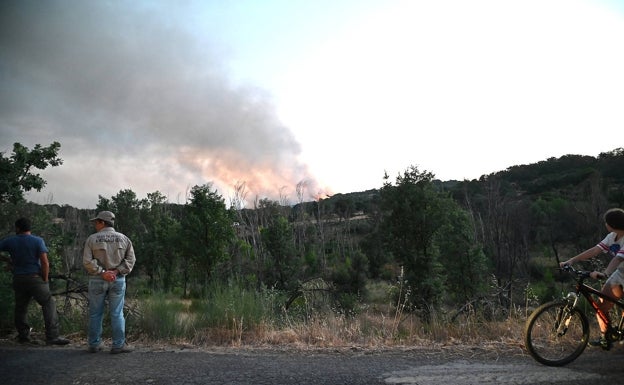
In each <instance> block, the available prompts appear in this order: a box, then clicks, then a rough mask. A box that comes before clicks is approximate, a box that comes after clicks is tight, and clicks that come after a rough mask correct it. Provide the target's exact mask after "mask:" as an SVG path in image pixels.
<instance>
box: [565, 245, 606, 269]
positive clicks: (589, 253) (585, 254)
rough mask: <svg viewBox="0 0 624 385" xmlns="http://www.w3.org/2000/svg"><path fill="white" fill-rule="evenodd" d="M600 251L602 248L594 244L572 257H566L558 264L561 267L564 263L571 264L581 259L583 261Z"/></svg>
mask: <svg viewBox="0 0 624 385" xmlns="http://www.w3.org/2000/svg"><path fill="white" fill-rule="evenodd" d="M600 253H602V249H601V248H600V246H598V245H596V246H594V247H592V248H591V249H587V250H585V251H583V252H582V253H580V254H577V255H575V256H574V257H572V258H570V259H568V260H567V261H565V262H561V263H560V264H559V265H560V266H561V267H563V266H565V265H572V264H574V263H577V262H581V261H584V260H586V259H590V258H593V257H595V256H596V255H598V254H600Z"/></svg>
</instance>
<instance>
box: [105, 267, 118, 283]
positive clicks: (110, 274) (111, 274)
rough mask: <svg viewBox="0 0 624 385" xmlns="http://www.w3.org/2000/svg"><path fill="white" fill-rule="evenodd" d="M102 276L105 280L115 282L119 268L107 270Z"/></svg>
mask: <svg viewBox="0 0 624 385" xmlns="http://www.w3.org/2000/svg"><path fill="white" fill-rule="evenodd" d="M102 278H103V279H104V280H105V281H108V282H113V281H114V280H116V279H117V270H106V271H105V272H103V273H102Z"/></svg>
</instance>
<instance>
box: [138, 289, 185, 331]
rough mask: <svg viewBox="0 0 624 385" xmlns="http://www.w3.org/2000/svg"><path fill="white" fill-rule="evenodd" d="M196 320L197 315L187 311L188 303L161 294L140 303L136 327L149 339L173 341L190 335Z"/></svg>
mask: <svg viewBox="0 0 624 385" xmlns="http://www.w3.org/2000/svg"><path fill="white" fill-rule="evenodd" d="M196 319H197V314H194V313H192V312H190V311H189V306H188V302H183V301H181V300H179V299H177V298H173V297H170V296H167V295H164V294H162V293H161V294H154V295H152V296H151V297H149V298H145V299H143V300H142V301H141V317H140V319H139V321H138V326H139V329H140V330H141V332H142V333H144V334H146V335H147V336H149V337H151V338H155V339H174V338H180V337H188V336H189V335H192V334H193V331H194V329H195V327H196V325H195V323H196Z"/></svg>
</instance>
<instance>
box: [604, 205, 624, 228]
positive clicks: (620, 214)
mask: <svg viewBox="0 0 624 385" xmlns="http://www.w3.org/2000/svg"><path fill="white" fill-rule="evenodd" d="M604 220H605V223H606V224H608V225H609V226H610V227H611V228H612V229H614V230H624V210H622V209H618V208H616V209H610V210H607V212H606V213H605V215H604Z"/></svg>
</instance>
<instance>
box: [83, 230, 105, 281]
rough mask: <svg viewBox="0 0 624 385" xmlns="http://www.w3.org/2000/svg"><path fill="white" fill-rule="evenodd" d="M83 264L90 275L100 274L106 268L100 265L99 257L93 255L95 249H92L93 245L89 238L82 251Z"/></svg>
mask: <svg viewBox="0 0 624 385" xmlns="http://www.w3.org/2000/svg"><path fill="white" fill-rule="evenodd" d="M82 265H83V266H84V268H85V270H87V273H88V274H89V275H98V274H102V273H103V272H104V271H105V270H104V269H103V268H101V267H100V265H99V264H98V261H97V259H95V257H94V256H93V251H91V245H90V244H89V239H87V241H86V242H85V247H84V250H83V251H82Z"/></svg>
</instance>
